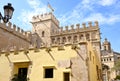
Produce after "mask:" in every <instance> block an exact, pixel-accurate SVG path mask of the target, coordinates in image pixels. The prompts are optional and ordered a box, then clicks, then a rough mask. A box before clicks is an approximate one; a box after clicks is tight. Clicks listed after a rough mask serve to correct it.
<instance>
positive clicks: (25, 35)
mask: <svg viewBox="0 0 120 81" xmlns="http://www.w3.org/2000/svg"><path fill="white" fill-rule="evenodd" d="M0 28H1V29H3V30H5V31H7V32H10V33H12V34H14V35H15V36H17V37H19V38H22V39H24V40H26V41H30V39H29V36H30V33H29V32H25V31H24V30H23V29H20V27H17V26H16V25H15V24H12V23H11V22H9V23H8V24H6V23H4V22H0Z"/></svg>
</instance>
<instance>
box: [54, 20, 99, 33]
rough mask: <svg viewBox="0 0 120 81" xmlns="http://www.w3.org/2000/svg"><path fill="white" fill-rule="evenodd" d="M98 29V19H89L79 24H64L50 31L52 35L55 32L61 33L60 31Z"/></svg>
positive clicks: (72, 31) (71, 31)
mask: <svg viewBox="0 0 120 81" xmlns="http://www.w3.org/2000/svg"><path fill="white" fill-rule="evenodd" d="M96 28H97V29H98V28H99V25H98V21H95V22H94V23H93V22H91V21H89V22H88V23H82V24H81V25H80V24H75V25H71V26H64V27H60V29H59V30H58V31H55V32H52V35H56V34H62V33H69V32H70V33H75V32H80V31H81V32H82V31H87V30H93V29H96Z"/></svg>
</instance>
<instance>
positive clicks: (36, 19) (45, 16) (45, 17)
mask: <svg viewBox="0 0 120 81" xmlns="http://www.w3.org/2000/svg"><path fill="white" fill-rule="evenodd" d="M47 20H52V21H53V22H54V23H55V24H56V25H57V26H59V21H58V20H57V19H56V17H55V16H54V15H53V14H52V12H49V13H45V14H40V15H37V16H33V18H32V23H34V22H41V21H47Z"/></svg>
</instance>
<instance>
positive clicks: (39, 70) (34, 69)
mask: <svg viewBox="0 0 120 81" xmlns="http://www.w3.org/2000/svg"><path fill="white" fill-rule="evenodd" d="M87 45H89V44H87ZM87 48H88V50H93V49H92V48H91V47H90V46H88V47H87ZM90 48H91V49H90ZM92 56H94V57H95V58H96V56H95V53H93V51H92ZM73 57H78V54H77V53H76V51H75V50H73V49H71V45H66V46H64V49H63V50H58V47H52V48H51V51H49V52H48V51H46V48H41V49H39V52H34V50H29V53H28V54H25V53H24V51H19V53H18V54H16V55H14V52H11V53H10V55H8V56H5V53H2V54H1V56H0V81H8V80H10V79H11V77H12V75H13V74H15V73H17V67H18V66H19V67H21V66H23V65H21V66H20V65H19V64H18V65H16V66H15V65H14V64H16V63H21V62H22V63H26V64H25V65H24V66H28V64H29V63H28V62H32V63H30V64H31V65H29V66H28V69H29V72H28V77H29V79H30V81H63V72H70V75H71V69H70V68H68V69H67V68H65V67H59V66H58V62H59V61H63V60H70V59H71V58H73ZM88 58H89V56H88ZM97 62H98V61H96V59H95V61H94V64H93V61H92V60H91V61H89V60H88V65H89V81H100V80H97V79H96V77H97V75H96V68H95V67H96V64H97ZM27 63H28V64H27ZM81 63H82V62H81ZM81 65H82V64H81ZM30 66H31V67H30ZM49 67H53V68H54V73H53V76H54V78H44V68H49ZM80 67H82V66H80ZM86 76H87V75H86ZM70 77H71V76H70ZM70 81H71V80H70ZM72 81H76V80H72Z"/></svg>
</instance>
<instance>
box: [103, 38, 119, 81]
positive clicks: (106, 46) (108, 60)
mask: <svg viewBox="0 0 120 81" xmlns="http://www.w3.org/2000/svg"><path fill="white" fill-rule="evenodd" d="M102 47H103V49H102V51H101V60H102V63H103V64H105V65H107V66H108V67H109V70H108V73H106V72H104V73H103V77H104V81H111V80H113V79H114V78H115V77H116V75H117V71H113V70H112V68H113V67H114V66H115V63H116V61H117V60H119V59H120V53H118V52H115V51H113V50H112V49H111V44H110V42H109V41H108V40H107V39H105V40H104V42H103V44H102Z"/></svg>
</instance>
